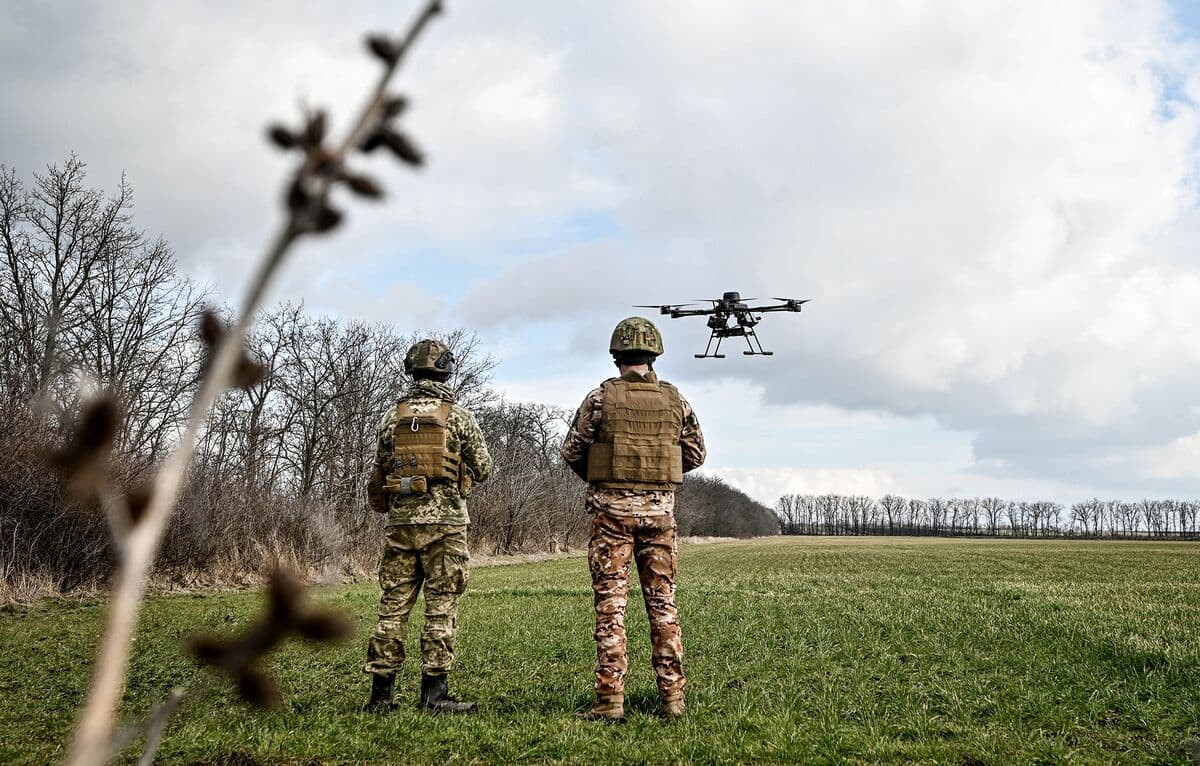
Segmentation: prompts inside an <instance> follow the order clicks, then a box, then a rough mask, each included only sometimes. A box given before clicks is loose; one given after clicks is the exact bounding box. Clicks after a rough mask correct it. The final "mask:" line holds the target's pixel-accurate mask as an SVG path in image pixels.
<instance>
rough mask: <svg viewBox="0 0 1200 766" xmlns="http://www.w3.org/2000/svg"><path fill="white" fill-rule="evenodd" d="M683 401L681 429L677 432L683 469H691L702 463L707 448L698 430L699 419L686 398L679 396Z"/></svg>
mask: <svg viewBox="0 0 1200 766" xmlns="http://www.w3.org/2000/svg"><path fill="white" fill-rule="evenodd" d="M679 399H680V401H681V402H682V403H683V429H682V430H681V431H680V433H679V446H680V448H681V449H682V451H683V470H684V472H685V473H686V472H688V471H691V470H693V469H695V468H699V467H700V466H702V465H704V458H706V457H708V450H707V449H705V447H704V433H703V432H702V431H701V430H700V419H699V418H697V417H696V411H695V410H693V409H692V405H690V404H688V401H687V399H684V398H683V396H682V395H681V396H680V397H679Z"/></svg>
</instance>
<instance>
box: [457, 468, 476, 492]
mask: <svg viewBox="0 0 1200 766" xmlns="http://www.w3.org/2000/svg"><path fill="white" fill-rule="evenodd" d="M459 468H460V471H459V474H458V494H459V495H461V496H463V497H470V496H471V489H472V488H473V487H474V486H475V474H473V473H471V469H470V468H467V467H466V466H465V465H463V464H462V463H460V464H459Z"/></svg>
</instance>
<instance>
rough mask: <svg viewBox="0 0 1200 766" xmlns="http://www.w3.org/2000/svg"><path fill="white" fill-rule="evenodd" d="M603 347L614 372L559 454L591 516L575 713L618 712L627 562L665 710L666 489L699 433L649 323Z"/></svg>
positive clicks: (675, 649) (698, 448)
mask: <svg viewBox="0 0 1200 766" xmlns="http://www.w3.org/2000/svg"><path fill="white" fill-rule="evenodd" d="M609 351H610V352H611V353H612V354H613V359H614V362H615V363H616V365H617V368H618V370H619V371H620V373H621V374H620V376H619V377H616V378H610V379H608V380H606V381H604V383H603V384H601V385H600V387H598V388H596V389H593V390H592V391H591V392H590V393H588V395H587V396H586V397H585V398H584V400H583V404H581V405H580V407H579V410H578V411H577V412H576V413H575V419H574V420H573V421H572V424H571V428H570V430H569V431H568V432H567V436H566V439H565V440H564V442H563V447H562V456H563V459H564V460H566V462H567V464H568V465H569V466H571V468H572V470H574V471H575V473H576V474H578V475H579V477H580V478H582V479H584V480H585V481H587V482H588V491H587V499H586V501H585V502H586V507H587V511H588V513H589V514H590V515H591V517H592V537H591V542H590V544H589V546H588V565H589V568H590V569H591V574H592V591H593V594H594V600H595V607H596V633H595V638H596V703H595V704H594V705H593V707H592V708H591V710H588V711H587V712H585V713H583V714H582V717H583V718H586V719H590V720H607V721H621V720H624V717H625V673H626V670H627V668H628V660H627V659H626V642H625V608H626V604H627V602H628V596H629V564H630V562H631V561H632V562H634V563H636V565H637V570H638V580H639V581H640V584H641V588H642V597H643V600H644V601H645V603H646V615H647V616H648V617H649V619H650V640H651V643H652V645H653V665H654V672H655V675H656V676H657V681H658V693H659V698H660V699H661V702H662V708H661V710H662V714H663V715H664V716H666V717H669V718H674V717H678V716H681V715H683V713H684V686H685V679H684V675H683V641H682V636H681V633H680V628H679V614H678V612H677V611H676V609H675V573H676V568H677V563H676V562H677V553H678V546H677V542H676V537H675V514H674V511H675V488H676V487H677V486H678V485H679V484H680V483H682V482H683V474H684V473H685V472H687V471H690V470H692V469H693V468H697V467H698V466H700V465H701V464H703V463H704V457H705V449H704V435H703V434H702V433H701V431H700V423H699V421H698V420H697V419H696V414H695V412H693V411H692V408H691V406H690V405H689V404H688V403H687V401H686V400H685V399H684V398H683V397H682V396H681V395H680V394H679V391H678V390H677V389H676V388H675V387H674V386H672V385H671V384H670V383H667V382H666V381H663V380H659V379H658V377H657V376H656V375H655V373H654V371H653V369H652V367H653V362H654V359H655V358H656V357H658V356H659V355H660V354H662V352H663V346H662V336H661V335H660V334H659V332H658V328H657V327H655V326H654V324H653V323H652V322H650V321H649V320H647V319H642V318H641V317H631V318H629V319H625V320H623V321H622V322H621V323H619V324H618V325H617V327H616V329H615V330H614V331H613V335H612V341H611V343H610V344H609Z"/></svg>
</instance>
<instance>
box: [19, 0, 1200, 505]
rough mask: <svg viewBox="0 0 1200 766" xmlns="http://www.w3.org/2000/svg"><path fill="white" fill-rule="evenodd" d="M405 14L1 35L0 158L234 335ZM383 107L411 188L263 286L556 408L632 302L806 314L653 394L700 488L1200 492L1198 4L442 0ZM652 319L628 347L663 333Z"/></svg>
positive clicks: (87, 21) (324, 14)
mask: <svg viewBox="0 0 1200 766" xmlns="http://www.w3.org/2000/svg"><path fill="white" fill-rule="evenodd" d="M415 7H416V5H415V3H408V2H401V3H397V2H369V1H367V0H343V2H339V3H337V4H331V3H313V2H308V3H306V2H258V3H243V2H232V1H231V0H213V1H211V2H205V3H199V2H190V3H187V2H179V3H154V2H149V0H142V1H140V2H127V3H121V4H106V5H101V4H99V3H79V4H69V5H68V4H51V3H41V2H33V1H27V0H15V1H13V0H10V2H7V3H4V4H2V5H0V99H2V101H0V102H2V103H4V104H5V105H6V109H5V117H4V119H3V120H0V163H3V164H7V165H9V166H14V167H16V168H17V169H18V170H19V171H20V172H22V173H23V174H26V176H27V175H28V174H29V173H30V172H33V171H35V170H37V169H39V168H42V167H44V166H45V165H46V164H48V163H54V162H59V161H61V160H62V159H63V158H64V157H66V156H67V155H68V154H69V153H71V152H76V153H77V154H78V155H79V156H80V157H81V158H82V159H83V160H84V161H86V162H87V163H88V166H89V171H90V176H89V178H90V180H91V181H92V182H93V183H94V184H96V185H98V186H102V187H105V188H112V187H113V186H115V184H116V183H117V181H118V179H119V178H120V175H121V173H122V172H124V173H125V174H126V175H127V177H128V179H129V181H130V183H131V184H132V185H133V187H134V189H135V195H136V204H137V221H138V223H139V225H140V226H142V227H144V228H145V229H146V230H147V231H149V232H151V233H154V234H161V235H162V236H164V237H165V238H166V239H167V240H168V241H169V242H170V243H171V244H172V246H173V247H174V249H175V251H176V252H177V254H178V257H179V259H180V262H181V264H182V267H183V269H184V270H185V271H186V272H187V273H188V274H190V275H192V276H193V277H194V278H195V279H196V280H197V281H198V282H201V283H205V284H208V285H211V287H212V289H213V292H214V296H216V298H217V299H218V300H221V301H225V302H229V303H232V304H236V303H237V302H238V301H239V300H240V291H241V290H242V288H243V287H244V284H245V280H246V278H247V276H248V274H249V273H250V271H251V264H252V263H253V262H254V261H255V259H256V257H257V256H258V254H259V253H260V252H261V251H262V249H263V247H264V244H265V242H266V241H267V239H268V237H269V236H270V234H271V232H272V231H273V228H274V227H275V226H277V225H278V222H279V218H280V212H279V207H278V200H279V196H280V193H279V188H280V184H281V179H282V178H283V177H284V175H285V174H286V172H287V167H288V166H287V158H285V157H283V156H281V155H280V154H278V153H275V152H272V151H271V150H270V149H269V148H268V147H267V146H266V145H265V143H264V141H263V139H262V132H263V127H264V126H265V125H266V124H268V123H270V122H273V121H278V120H294V119H295V116H296V114H297V113H298V110H299V108H300V106H301V105H310V106H323V107H328V108H329V109H330V110H331V113H332V117H333V126H334V130H335V131H336V130H337V129H338V128H339V127H342V126H344V125H345V122H346V120H348V118H349V115H350V114H351V113H352V110H353V109H354V108H355V107H356V106H357V105H358V104H359V102H360V101H361V99H362V96H363V94H364V93H365V91H366V88H367V86H368V83H369V82H370V81H371V80H372V78H373V77H374V75H375V68H376V64H375V63H374V62H373V61H372V60H371V59H370V58H369V57H368V56H367V55H365V54H364V53H363V47H362V37H363V35H364V33H365V32H368V31H376V30H399V29H402V28H404V26H405V25H406V23H407V21H408V19H409V18H410V16H411V14H412V13H413V12H414V11H415ZM448 10H449V13H448V14H447V15H446V16H444V17H443V18H442V19H440V20H438V21H437V22H436V24H435V25H434V26H433V27H431V28H430V29H429V30H428V34H427V36H426V37H425V38H423V39H422V40H421V41H420V44H419V46H418V47H417V48H416V49H415V50H414V51H413V53H412V55H411V57H410V58H409V59H408V64H407V68H406V70H405V71H404V73H403V75H402V77H401V79H400V81H399V83H398V88H399V90H400V91H401V92H403V93H405V94H407V95H408V96H409V97H410V98H411V101H412V106H411V108H410V112H409V114H408V115H406V117H405V120H404V124H405V125H406V126H407V128H408V129H409V131H410V133H411V135H412V136H413V138H414V139H415V140H416V141H417V142H418V143H419V144H420V145H421V146H422V147H423V149H424V150H425V152H426V153H427V155H428V156H429V164H428V167H427V168H425V169H424V170H422V171H421V172H419V173H415V174H414V173H411V172H407V171H405V170H403V169H400V168H397V167H394V163H391V162H388V161H386V160H381V159H376V158H372V159H371V160H370V162H367V163H363V164H362V169H364V170H370V171H372V172H373V173H376V174H377V175H378V176H379V177H380V178H381V179H382V180H383V181H384V182H385V184H386V186H387V188H388V190H389V198H388V199H387V201H386V202H385V203H382V204H361V203H352V204H351V207H350V210H349V213H350V215H349V221H348V225H347V226H346V227H344V228H343V229H342V230H340V231H339V232H338V233H337V234H336V235H334V236H332V237H329V238H324V239H321V240H313V241H310V242H306V243H305V244H304V245H303V246H302V247H300V248H299V249H298V250H297V251H296V252H295V254H294V255H293V258H292V260H291V261H290V262H289V263H288V265H287V268H286V270H285V272H284V274H283V275H282V278H281V279H280V280H279V282H278V283H277V285H276V286H275V288H274V291H273V299H274V300H282V299H291V300H303V301H304V302H305V303H306V305H307V306H308V307H309V308H310V309H311V310H313V311H315V312H321V313H325V314H330V315H338V316H342V317H346V318H349V319H362V320H369V321H386V322H391V323H394V324H396V325H397V326H399V327H401V328H403V329H417V328H430V329H440V330H449V329H452V328H456V327H467V328H470V329H473V330H475V331H476V332H478V333H479V335H480V337H481V338H482V340H483V341H484V344H485V346H486V348H487V349H488V350H489V351H490V352H491V353H493V354H494V355H495V356H496V357H497V359H499V362H500V363H499V366H498V368H497V370H496V380H495V384H496V387H497V389H498V390H499V391H500V392H501V393H502V394H503V395H504V396H505V397H506V398H508V399H510V400H521V401H540V402H549V403H553V404H557V405H560V406H562V407H572V408H573V407H575V406H576V405H577V404H578V402H579V401H580V400H581V399H582V397H583V396H584V394H585V393H586V392H587V391H588V390H589V389H590V388H591V387H593V386H594V385H596V384H597V383H598V382H599V381H600V380H602V379H603V378H605V377H607V376H609V375H611V374H612V371H613V367H612V364H611V360H610V359H609V357H608V355H607V346H606V344H607V341H608V336H609V333H610V332H611V329H612V327H613V325H614V324H615V323H616V322H617V321H619V320H620V319H621V318H623V317H625V316H629V315H631V314H634V313H638V312H639V311H641V310H638V309H634V308H632V305H633V304H643V303H675V302H683V301H686V300H688V299H694V298H704V297H715V296H717V295H719V294H720V293H722V292H724V291H727V290H738V291H740V292H741V293H742V294H743V295H746V296H756V297H761V298H770V297H775V296H786V297H794V298H809V299H812V302H811V303H810V304H807V305H806V306H805V309H804V311H803V312H802V313H800V314H775V315H770V316H769V317H768V318H767V319H766V321H764V322H763V324H762V325H760V328H759V329H760V336H761V338H762V341H763V343H764V344H765V345H766V347H767V348H769V349H771V350H773V351H774V352H775V355H774V356H772V357H742V356H741V355H738V354H735V353H731V354H730V355H729V356H728V357H727V358H726V359H723V360H714V359H705V360H697V359H694V358H692V354H694V353H697V352H699V351H700V350H702V348H703V345H704V342H705V340H706V338H707V330H706V329H705V328H704V326H703V322H702V320H694V319H692V320H689V319H679V320H673V321H672V320H667V319H666V318H665V317H664V318H663V321H660V322H658V324H659V327H660V328H661V329H662V331H663V333H664V336H665V342H666V354H665V355H664V356H663V357H662V358H661V359H660V360H659V363H658V364H657V369H658V371H659V373H660V374H661V375H662V377H664V378H666V379H669V380H671V381H672V382H674V383H676V384H677V385H678V386H679V387H680V389H681V390H682V392H683V394H684V395H685V396H686V397H687V398H688V400H689V401H690V402H691V403H692V404H693V406H694V407H695V409H696V411H697V413H698V415H699V417H700V420H701V423H702V425H703V428H704V431H705V434H706V437H707V441H708V445H709V460H708V463H707V464H706V466H705V468H704V470H705V471H707V472H709V473H711V474H715V475H718V476H721V477H723V478H724V479H726V480H727V481H729V482H731V483H733V484H734V485H736V486H738V487H740V488H742V489H744V490H746V491H747V492H749V493H750V494H751V495H753V496H754V497H756V498H758V499H760V500H762V501H764V502H767V503H773V502H774V501H775V499H776V498H777V497H778V496H779V495H780V494H782V493H785V492H842V493H864V494H870V495H881V494H884V493H887V492H894V493H899V494H904V495H909V496H965V495H984V494H998V495H1001V496H1004V497H1010V498H1014V499H1035V498H1036V499H1052V500H1058V501H1060V502H1071V501H1074V500H1078V499H1082V498H1085V497H1091V496H1101V497H1113V498H1130V499H1133V498H1140V497H1189V498H1195V497H1200V268H1198V266H1200V263H1198V261H1197V253H1198V246H1200V211H1198V208H1197V202H1198V199H1200V198H1198V194H1197V193H1198V191H1200V189H1198V176H1197V168H1198V167H1200V162H1198V161H1200V107H1198V103H1200V66H1198V64H1200V11H1197V10H1196V6H1195V5H1194V4H1191V3H1185V2H1182V0H1181V2H1179V3H1177V4H1172V3H1169V2H1165V1H1164V2H1154V1H1153V0H1147V1H1145V2H1139V3H1127V2H1118V1H1116V0H1114V1H1113V2H1105V1H1104V0H1088V1H1086V2H1084V1H1083V0H1059V2H1055V3H1052V4H1047V3H1029V2H1023V1H1021V2H1018V1H1016V0H1014V1H1012V2H1003V1H1001V0H994V1H989V2H979V3H960V2H951V1H950V0H946V1H945V2H935V1H934V0H903V1H902V2H893V3H867V2H855V1H852V2H845V1H840V2H832V1H830V2H813V3H795V2H790V1H780V2H767V1H765V0H764V2H756V3H752V4H751V3H739V2H735V1H734V0H730V1H729V2H723V1H722V2H718V1H717V0H696V1H690V0H689V1H688V2H682V1H678V2H675V1H663V2H654V3H644V2H642V3H637V2H609V3H584V2H573V1H554V2H550V1H547V2H528V3H491V2H483V0H459V1H458V2H454V1H451V2H449V3H448ZM652 318H653V317H652Z"/></svg>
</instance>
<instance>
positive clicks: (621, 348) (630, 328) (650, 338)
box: [608, 317, 663, 357]
mask: <svg viewBox="0 0 1200 766" xmlns="http://www.w3.org/2000/svg"><path fill="white" fill-rule="evenodd" d="M608 351H609V353H610V354H612V355H613V356H614V357H619V356H627V355H650V356H659V355H661V354H662V352H663V339H662V333H660V332H659V331H658V328H657V327H655V326H654V323H653V322H651V321H650V320H649V319H644V318H642V317H629V318H628V319H622V320H621V321H620V322H617V326H616V327H615V328H614V329H613V334H612V340H610V341H609V342H608Z"/></svg>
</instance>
